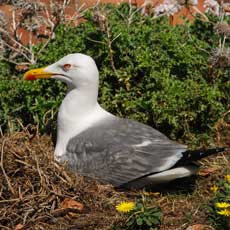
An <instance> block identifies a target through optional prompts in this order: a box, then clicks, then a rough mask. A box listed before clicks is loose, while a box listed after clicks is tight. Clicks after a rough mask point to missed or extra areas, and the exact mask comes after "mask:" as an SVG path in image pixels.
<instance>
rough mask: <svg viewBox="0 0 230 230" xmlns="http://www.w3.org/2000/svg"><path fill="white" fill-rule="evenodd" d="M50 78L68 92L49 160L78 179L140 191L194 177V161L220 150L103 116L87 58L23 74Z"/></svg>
mask: <svg viewBox="0 0 230 230" xmlns="http://www.w3.org/2000/svg"><path fill="white" fill-rule="evenodd" d="M50 78H51V79H57V80H61V81H63V82H65V83H66V84H67V88H68V90H67V94H66V96H65V98H64V99H63V101H62V104H61V106H60V109H59V112H58V121H57V142H56V146H55V151H54V159H55V160H56V161H58V162H61V163H63V162H66V164H67V165H68V167H69V168H70V169H71V170H72V171H73V172H76V173H79V174H80V175H83V176H86V177H90V178H96V179H97V180H99V181H101V182H102V183H110V184H112V185H113V186H114V187H127V188H142V187H145V186H149V185H151V186H152V185H154V184H159V183H166V182H170V181H172V180H175V179H178V178H183V177H188V176H191V175H194V174H196V173H197V171H198V169H199V165H198V164H197V163H196V161H198V160H199V159H201V158H203V157H206V156H209V155H211V154H214V153H218V152H223V151H225V150H226V149H225V148H215V149H209V150H205V151H201V150H194V151H191V150H188V149H187V146H186V145H183V144H180V143H176V142H174V141H172V140H170V139H169V138H168V137H167V136H165V135H164V134H162V133H161V132H159V131H158V130H156V129H154V128H152V127H150V126H147V125H145V124H142V123H140V122H137V121H134V120H131V119H125V118H119V117H116V116H115V115H113V114H111V113H109V112H108V111H106V110H104V109H103V108H102V107H101V106H100V105H99V103H98V100H97V99H98V88H99V72H98V68H97V66H96V63H95V61H94V60H93V59H92V58H91V57H89V56H87V55H84V54H81V53H74V54H69V55H67V56H65V57H63V58H62V59H60V60H59V61H57V62H56V63H54V64H51V65H49V66H47V67H44V68H39V69H32V70H29V71H27V72H26V73H25V74H24V79H25V80H36V79H50Z"/></svg>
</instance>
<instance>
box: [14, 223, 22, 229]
mask: <svg viewBox="0 0 230 230" xmlns="http://www.w3.org/2000/svg"><path fill="white" fill-rule="evenodd" d="M23 227H24V226H23V225H22V224H17V225H16V227H15V230H21V229H22V228H23Z"/></svg>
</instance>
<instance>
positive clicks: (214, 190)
mask: <svg viewBox="0 0 230 230" xmlns="http://www.w3.org/2000/svg"><path fill="white" fill-rule="evenodd" d="M210 189H211V191H212V192H214V193H216V192H217V191H218V189H219V188H218V187H217V186H216V185H215V184H214V185H213V186H212V187H211V188H210Z"/></svg>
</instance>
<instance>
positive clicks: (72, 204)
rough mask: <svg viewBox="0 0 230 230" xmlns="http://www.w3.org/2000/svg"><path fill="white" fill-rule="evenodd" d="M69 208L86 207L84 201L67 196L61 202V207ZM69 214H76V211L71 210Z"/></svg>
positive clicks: (79, 208)
mask: <svg viewBox="0 0 230 230" xmlns="http://www.w3.org/2000/svg"><path fill="white" fill-rule="evenodd" d="M68 208H73V209H76V210H79V211H81V210H82V209H83V208H84V205H83V204H82V203H80V202H78V201H76V200H73V199H71V198H65V199H64V200H63V201H62V202H61V209H68ZM69 215H71V216H75V215H76V213H73V212H69Z"/></svg>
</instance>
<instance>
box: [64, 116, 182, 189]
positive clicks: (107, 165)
mask: <svg viewBox="0 0 230 230" xmlns="http://www.w3.org/2000/svg"><path fill="white" fill-rule="evenodd" d="M185 150H186V146H184V145H181V144H178V143H175V142H172V141H171V140H169V139H168V138H167V137H166V136H164V135H163V134H162V133H160V132H159V131H157V130H155V129H153V128H151V127H149V126H146V125H144V124H141V123H138V122H136V121H132V120H128V119H119V118H113V119H108V120H106V121H104V122H103V123H102V122H101V123H98V124H96V125H95V126H93V127H90V128H88V129H87V130H85V131H83V132H82V133H80V134H79V135H77V136H75V137H73V138H72V139H71V140H70V141H69V143H68V145H67V151H66V158H67V161H68V164H69V166H70V168H71V169H72V170H74V171H76V172H79V173H80V174H82V175H85V176H90V177H95V178H97V179H99V180H101V181H103V182H107V183H111V184H113V185H115V186H121V185H122V184H125V183H127V182H130V181H132V180H135V179H137V178H140V177H143V176H145V175H149V174H152V173H155V172H160V171H163V170H166V169H168V168H171V167H172V166H173V165H174V164H175V163H176V162H177V161H178V160H179V159H180V158H181V157H182V154H181V152H183V151H185Z"/></svg>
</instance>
